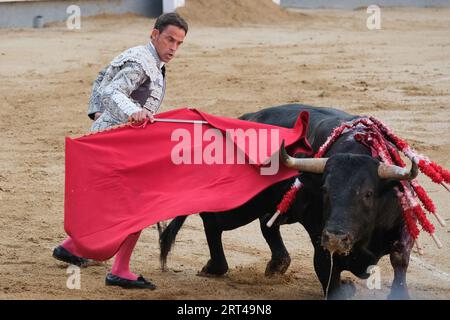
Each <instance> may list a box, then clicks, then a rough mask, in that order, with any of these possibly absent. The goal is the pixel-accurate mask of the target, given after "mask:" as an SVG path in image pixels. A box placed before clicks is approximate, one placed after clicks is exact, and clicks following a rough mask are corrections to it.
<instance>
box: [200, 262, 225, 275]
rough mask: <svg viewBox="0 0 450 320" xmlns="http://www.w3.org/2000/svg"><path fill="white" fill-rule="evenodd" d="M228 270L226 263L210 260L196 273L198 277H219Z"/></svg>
mask: <svg viewBox="0 0 450 320" xmlns="http://www.w3.org/2000/svg"><path fill="white" fill-rule="evenodd" d="M227 271H228V265H227V264H226V263H225V264H222V265H218V264H213V263H212V262H211V260H209V261H208V263H207V264H206V265H205V266H204V267H203V268H202V270H201V271H200V272H198V273H197V275H198V276H200V277H220V276H223V275H224V274H225V273H227Z"/></svg>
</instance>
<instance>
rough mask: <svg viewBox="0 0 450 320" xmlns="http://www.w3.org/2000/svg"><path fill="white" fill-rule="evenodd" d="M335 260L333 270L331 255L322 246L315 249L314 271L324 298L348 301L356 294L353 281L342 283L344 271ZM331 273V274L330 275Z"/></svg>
mask: <svg viewBox="0 0 450 320" xmlns="http://www.w3.org/2000/svg"><path fill="white" fill-rule="evenodd" d="M336 260H337V259H336V257H335V258H334V263H333V267H332V268H331V255H330V253H329V252H328V251H325V250H324V249H323V248H322V247H321V246H320V245H318V246H315V247H314V269H315V271H316V274H317V277H318V278H319V281H320V283H321V285H322V289H323V294H324V297H325V298H326V299H328V300H346V299H350V298H352V297H353V296H354V295H355V293H356V288H355V285H354V283H353V282H352V281H342V280H341V272H342V269H341V268H340V266H339V265H338V263H337V261H336ZM330 273H331V274H330Z"/></svg>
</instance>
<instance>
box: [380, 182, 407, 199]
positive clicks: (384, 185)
mask: <svg viewBox="0 0 450 320" xmlns="http://www.w3.org/2000/svg"><path fill="white" fill-rule="evenodd" d="M380 181H381V183H380V188H379V194H380V195H384V194H386V193H387V192H390V191H394V188H395V187H398V188H400V189H401V188H402V184H401V182H400V180H394V179H388V180H384V179H381V180H380Z"/></svg>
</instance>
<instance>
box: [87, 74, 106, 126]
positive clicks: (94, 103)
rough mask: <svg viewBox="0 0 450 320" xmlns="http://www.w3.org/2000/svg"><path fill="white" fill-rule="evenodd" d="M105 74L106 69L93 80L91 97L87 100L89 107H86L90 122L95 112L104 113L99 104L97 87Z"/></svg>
mask: <svg viewBox="0 0 450 320" xmlns="http://www.w3.org/2000/svg"><path fill="white" fill-rule="evenodd" d="M105 73H106V69H103V70H102V71H100V73H99V74H98V76H97V79H95V81H94V83H93V85H92V94H91V97H90V98H89V106H88V116H89V118H91V119H92V120H94V114H95V113H96V112H103V111H104V110H103V107H102V104H101V102H100V92H99V87H100V83H102V81H103V78H104V76H105Z"/></svg>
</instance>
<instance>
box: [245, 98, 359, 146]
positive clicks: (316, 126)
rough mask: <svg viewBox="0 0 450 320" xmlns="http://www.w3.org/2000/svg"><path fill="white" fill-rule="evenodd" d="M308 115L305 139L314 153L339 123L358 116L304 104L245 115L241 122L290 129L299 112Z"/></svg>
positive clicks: (288, 105) (287, 105) (283, 106)
mask: <svg viewBox="0 0 450 320" xmlns="http://www.w3.org/2000/svg"><path fill="white" fill-rule="evenodd" d="M303 111H307V112H308V113H309V128H308V132H307V137H308V140H309V142H310V143H311V146H312V147H313V149H314V150H315V151H317V148H318V147H320V146H321V145H322V144H323V143H324V142H325V141H326V139H327V137H328V136H329V135H330V134H331V132H332V131H333V129H334V128H335V127H337V126H339V125H340V124H341V123H343V122H346V121H351V120H353V119H355V118H358V117H359V116H355V115H351V114H348V113H346V112H344V111H341V110H338V109H334V108H319V107H313V106H308V105H304V104H286V105H281V106H276V107H270V108H266V109H262V110H260V111H257V112H253V113H247V114H244V115H243V116H241V117H240V119H242V120H247V121H253V122H259V123H265V124H271V125H276V126H280V127H286V128H292V127H293V126H294V124H295V121H296V120H297V119H298V116H299V115H300V113H301V112H303Z"/></svg>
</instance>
